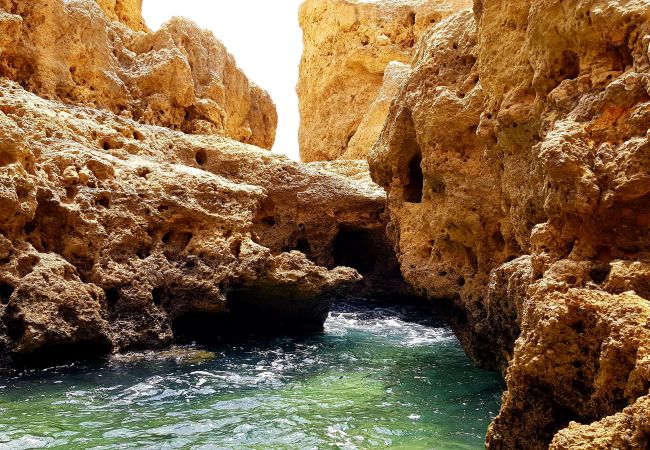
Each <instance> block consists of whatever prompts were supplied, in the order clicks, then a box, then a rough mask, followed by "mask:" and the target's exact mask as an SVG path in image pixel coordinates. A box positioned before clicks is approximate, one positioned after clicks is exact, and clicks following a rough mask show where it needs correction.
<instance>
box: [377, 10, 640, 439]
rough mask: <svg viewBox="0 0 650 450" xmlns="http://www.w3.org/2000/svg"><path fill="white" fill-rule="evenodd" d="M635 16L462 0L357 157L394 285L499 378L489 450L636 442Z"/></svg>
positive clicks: (423, 48)
mask: <svg viewBox="0 0 650 450" xmlns="http://www.w3.org/2000/svg"><path fill="white" fill-rule="evenodd" d="M649 44H650V2H648V1H647V0H642V1H638V2H614V1H607V0H589V1H575V2H560V1H556V0H522V1H517V2H511V1H507V0H476V1H475V2H474V8H473V11H469V10H468V11H462V12H459V13H457V14H455V15H453V16H451V17H449V18H447V19H445V20H443V21H442V22H440V23H439V24H437V25H435V26H434V27H433V28H432V29H431V30H429V31H427V32H426V33H425V34H424V36H423V37H422V40H421V42H420V43H419V45H418V46H417V50H416V56H415V58H414V62H413V67H412V71H411V73H410V74H409V75H408V78H407V80H406V81H405V82H404V83H403V86H402V88H401V90H400V92H399V94H398V95H397V97H396V98H395V99H394V101H393V103H392V105H391V107H390V111H389V114H388V118H387V120H386V123H385V126H384V129H383V130H382V132H381V135H380V137H379V139H378V141H377V143H376V145H375V147H374V149H373V150H372V152H371V154H370V155H369V161H370V165H371V172H372V175H373V179H374V180H375V181H377V182H378V183H379V184H381V185H383V186H384V187H385V188H386V189H387V191H388V195H389V209H390V214H391V224H390V225H389V230H392V234H391V235H392V238H393V239H394V240H395V242H396V244H397V248H398V253H399V254H398V257H399V260H400V263H401V268H402V272H403V274H404V276H405V278H406V279H407V281H409V282H410V283H411V284H412V285H413V286H414V287H415V288H417V289H418V290H419V291H420V292H422V293H424V294H426V295H427V296H428V297H429V298H431V299H433V300H435V302H436V303H438V304H439V305H440V306H441V307H443V308H444V309H445V310H446V312H447V314H448V316H449V318H450V320H451V323H452V325H453V328H454V330H455V332H456V334H457V335H458V336H459V338H460V340H461V342H462V343H463V345H464V347H465V349H466V351H467V353H468V354H469V355H470V356H471V357H472V358H473V359H474V360H475V361H476V362H477V363H478V364H479V365H481V366H483V367H487V368H492V369H501V370H502V371H503V373H504V375H505V377H506V381H507V388H508V390H507V392H506V394H505V395H504V402H503V406H502V409H501V411H500V414H499V416H498V417H497V418H496V419H495V421H494V422H493V423H492V425H491V427H490V430H489V433H488V438H487V445H488V447H489V448H493V449H521V448H526V449H541V448H547V447H548V446H549V445H551V446H552V448H556V449H559V448H567V449H569V448H570V449H588V448H589V449H591V448H630V449H631V448H646V447H647V446H648V445H650V426H649V423H650V409H649V408H648V402H647V398H648V394H649V389H650V346H649V344H648V343H649V342H650V233H649V232H648V230H649V229H650V142H649V139H650V134H649V133H648V128H649V126H650V60H649V56H650V51H649Z"/></svg>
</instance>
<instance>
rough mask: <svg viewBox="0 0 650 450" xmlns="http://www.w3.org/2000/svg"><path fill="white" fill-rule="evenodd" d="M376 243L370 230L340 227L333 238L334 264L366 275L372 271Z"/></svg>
mask: <svg viewBox="0 0 650 450" xmlns="http://www.w3.org/2000/svg"><path fill="white" fill-rule="evenodd" d="M376 253H377V243H376V242H375V239H374V237H373V233H372V232H371V231H370V230H360V229H355V228H348V227H341V228H339V232H338V234H337V235H336V238H335V239H334V251H333V256H334V264H335V265H336V266H346V267H352V268H353V269H356V270H357V271H358V272H359V273H360V274H362V275H367V274H369V273H371V272H373V271H374V269H375V263H376V261H377V255H376Z"/></svg>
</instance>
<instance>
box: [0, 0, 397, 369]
mask: <svg viewBox="0 0 650 450" xmlns="http://www.w3.org/2000/svg"><path fill="white" fill-rule="evenodd" d="M120 5H121V6H120ZM128 5H129V3H128V2H119V1H118V2H117V3H116V5H115V14H116V17H119V18H120V19H121V20H124V21H125V22H126V23H129V24H134V23H135V24H136V25H134V27H136V28H138V26H137V24H138V23H139V22H138V20H137V19H136V18H134V17H132V16H129V15H127V16H126V18H125V16H124V14H126V13H125V11H130V9H129V7H128ZM0 6H1V7H2V9H4V11H3V12H2V13H0V27H2V29H3V34H2V47H1V49H2V57H1V59H0V62H1V64H2V74H3V75H4V76H5V77H4V78H1V79H0V174H1V176H0V363H3V364H5V363H6V364H13V363H16V362H18V363H21V362H29V363H33V362H35V361H38V362H47V361H48V359H49V358H57V357H62V356H65V357H73V358H79V357H81V356H84V355H97V354H102V353H107V352H110V351H120V350H126V349H143V348H157V347H161V346H164V345H167V344H169V343H170V342H172V340H176V339H181V338H190V339H195V338H210V337H212V338H214V337H215V336H217V335H220V334H223V333H226V332H241V331H251V330H253V331H265V330H267V329H274V330H275V331H278V329H279V331H282V332H287V331H293V330H313V329H320V328H321V327H322V324H323V321H324V319H325V316H326V314H327V310H328V307H329V304H330V302H331V300H332V298H333V297H335V296H339V295H343V294H345V295H354V294H358V293H359V292H360V291H362V290H364V289H368V288H369V283H374V282H376V283H377V285H376V286H375V287H376V289H377V290H379V291H381V290H382V289H385V290H387V292H388V291H391V290H392V289H404V286H403V285H401V284H400V282H401V281H400V280H401V279H400V275H399V268H398V265H397V260H396V258H395V255H394V254H393V253H392V252H390V247H389V246H387V245H388V244H387V240H386V239H385V235H384V227H385V220H384V209H385V193H384V191H383V190H382V189H381V188H379V187H378V186H377V185H374V184H373V183H372V182H371V181H370V179H369V177H368V176H367V172H368V169H367V165H364V164H363V163H359V162H356V163H349V164H336V165H332V167H329V166H328V165H327V164H320V165H314V166H310V165H303V164H299V163H295V162H292V161H289V160H288V159H286V158H285V157H282V156H277V155H273V154H271V153H269V152H267V151H264V150H262V149H260V148H257V147H253V146H251V145H247V144H242V143H239V142H237V141H234V140H231V139H229V138H227V137H222V136H219V134H225V135H227V136H230V137H234V138H237V139H241V140H243V141H249V142H259V143H263V142H266V143H267V144H270V143H272V136H273V133H274V120H269V121H267V120H265V119H264V118H268V117H271V116H272V117H273V118H274V113H273V114H271V111H272V110H273V108H272V103H271V101H270V99H268V96H267V95H266V94H265V93H264V92H263V91H261V90H260V89H258V88H255V87H251V85H250V84H249V83H248V81H247V80H246V78H245V77H244V75H243V74H242V73H241V71H239V69H237V68H236V66H235V65H234V62H233V60H232V57H230V56H229V55H228V54H227V53H226V52H225V49H223V47H222V46H221V44H219V43H218V42H217V41H216V40H215V39H214V38H213V37H212V36H211V35H210V34H209V33H207V32H202V31H200V30H198V29H197V28H196V27H195V26H194V25H192V24H191V23H189V22H187V21H184V20H182V19H173V20H172V21H171V22H170V23H169V24H167V25H165V26H164V27H163V28H162V29H161V31H159V32H156V33H150V32H146V31H133V30H131V29H129V28H127V27H125V26H124V25H122V24H121V23H118V22H113V21H111V20H110V18H107V17H106V16H105V15H104V14H103V12H102V10H101V9H99V7H98V6H97V4H96V3H94V2H92V1H90V0H76V1H66V2H64V1H62V0H54V1H51V0H49V1H42V2H41V1H36V2H7V1H4V2H2V1H1V0H0ZM102 6H103V7H104V8H106V6H105V5H104V4H103V3H102ZM212 113H214V115H212ZM213 119H214V120H213ZM258 119H259V120H258ZM262 119H264V120H262ZM218 127H222V128H218ZM251 127H252V128H251ZM181 131H186V132H199V131H200V132H206V133H205V134H199V135H197V134H188V133H183V132H181ZM364 173H365V174H366V175H365V178H364V175H363V174H364ZM341 174H344V175H341ZM352 175H356V176H352ZM350 240H354V242H355V245H356V247H355V248H356V250H357V251H358V252H360V254H361V255H363V258H360V257H359V256H357V259H354V258H352V259H350V258H348V257H347V254H346V253H344V252H342V251H341V246H342V245H344V244H347V243H349V242H350ZM385 256H386V257H385ZM384 257H385V258H384ZM381 258H384V259H383V260H382V259H381ZM367 261H370V262H373V264H367ZM375 261H376V262H375ZM338 266H348V267H338ZM350 266H351V267H350ZM355 269H356V270H355ZM360 273H361V274H362V275H364V279H363V280H361V275H360ZM391 273H392V274H395V275H396V277H397V280H394V279H392V278H391ZM380 280H381V283H380ZM391 292H392V291H391Z"/></svg>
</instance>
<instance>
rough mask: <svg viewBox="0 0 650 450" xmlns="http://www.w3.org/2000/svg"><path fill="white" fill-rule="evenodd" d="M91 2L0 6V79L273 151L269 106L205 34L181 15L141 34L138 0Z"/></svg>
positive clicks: (3, 0) (2, 2)
mask: <svg viewBox="0 0 650 450" xmlns="http://www.w3.org/2000/svg"><path fill="white" fill-rule="evenodd" d="M98 3H99V6H98V4H97V3H95V2H94V1H92V0H74V1H63V0H53V1H50V0H34V1H29V2H25V1H17V0H0V10H2V11H3V13H2V15H0V30H1V32H2V35H3V36H2V38H0V39H1V42H0V54H1V59H0V76H4V77H8V78H10V79H12V80H14V81H16V82H18V83H19V84H20V85H21V86H23V87H24V88H26V89H27V90H29V91H31V92H34V93H35V94H37V95H39V96H41V97H44V98H48V99H54V100H60V101H63V102H66V103H71V104H84V105H87V106H90V107H95V108H102V109H107V110H109V111H111V112H113V113H115V114H120V115H122V116H125V117H131V118H133V119H135V120H136V121H138V122H140V123H143V124H152V125H160V126H164V127H167V128H171V129H174V130H180V131H183V132H185V133H191V134H215V135H220V136H226V137H230V138H232V139H235V140H237V141H240V142H245V143H249V144H253V145H257V146H259V147H264V148H268V149H270V148H271V147H272V146H273V142H274V141H275V129H276V126H277V113H276V110H275V105H274V104H273V101H272V100H271V98H270V97H269V95H268V94H267V93H266V92H265V91H263V90H262V89H260V88H259V87H257V86H255V85H254V84H253V83H251V82H250V81H249V80H248V79H247V78H246V76H245V75H244V73H243V72H242V71H241V70H240V69H239V68H238V67H237V65H236V64H235V60H234V58H233V57H232V56H231V55H230V54H229V53H228V51H227V50H226V48H225V47H224V46H223V45H222V44H221V42H219V41H217V40H216V39H215V37H214V36H213V35H212V33H210V32H208V31H205V30H201V29H200V28H198V27H197V26H196V25H195V24H193V23H192V22H189V21H187V20H185V19H181V18H173V19H171V20H170V21H169V22H168V23H166V24H165V25H163V26H162V27H161V29H160V30H158V31H156V32H151V31H148V30H147V29H146V27H145V26H144V22H143V21H142V17H141V15H140V8H141V1H137V0H100V1H98ZM100 7H101V9H100ZM104 12H105V13H106V15H105V14H103V13H104ZM113 19H115V20H118V19H119V20H120V21H121V22H117V21H116V22H113ZM124 24H126V25H124ZM130 27H131V28H130Z"/></svg>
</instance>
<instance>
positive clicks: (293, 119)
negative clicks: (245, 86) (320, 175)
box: [142, 0, 302, 160]
mask: <svg viewBox="0 0 650 450" xmlns="http://www.w3.org/2000/svg"><path fill="white" fill-rule="evenodd" d="M300 3H302V0H181V1H178V0H144V2H143V5H142V9H143V11H142V13H143V15H144V19H145V21H146V22H147V25H148V26H149V28H151V29H152V30H157V29H158V28H160V26H161V25H162V24H163V23H165V22H166V21H167V20H169V19H170V18H171V17H173V16H182V17H187V18H188V19H191V20H193V21H194V22H196V23H197V24H199V26H200V27H201V28H207V29H209V30H211V31H212V32H213V33H214V35H215V36H216V37H217V39H219V40H220V41H221V42H223V43H224V44H225V46H226V47H227V48H228V51H229V52H230V53H231V54H232V55H234V56H235V59H236V60H237V65H238V66H239V67H240V68H241V69H242V70H243V71H244V72H245V73H246V76H248V78H249V79H250V80H252V81H254V82H255V83H256V84H257V85H258V86H260V87H262V88H264V89H266V90H267V91H268V92H269V93H270V94H271V97H272V98H273V101H274V102H275V104H276V106H277V109H278V116H279V123H278V132H277V138H276V141H275V146H274V147H273V151H274V152H277V153H284V154H286V155H288V156H289V157H291V158H293V159H296V160H297V159H298V158H299V156H298V153H299V152H298V124H299V121H300V119H299V115H298V98H297V96H296V84H297V82H298V64H299V63H300V55H301V53H302V31H301V30H300V26H299V25H298V7H299V6H300Z"/></svg>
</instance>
